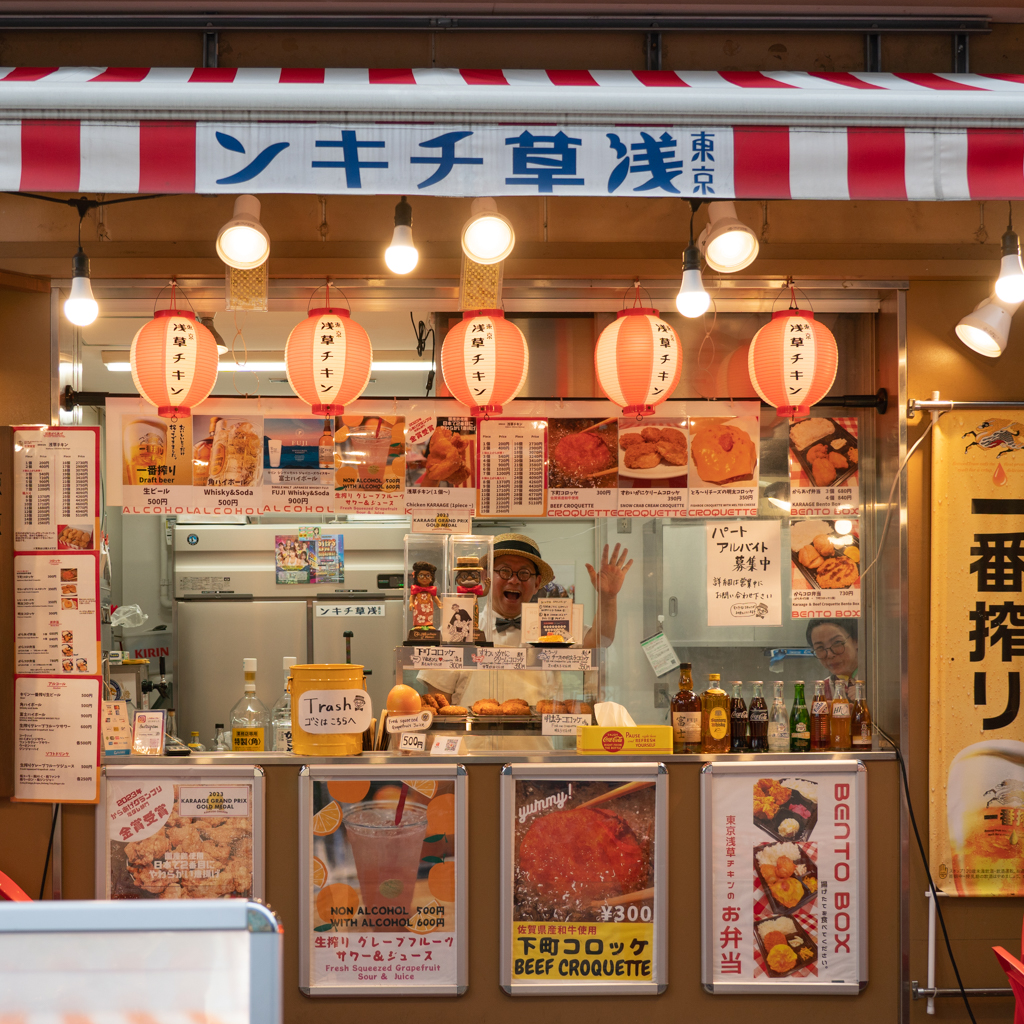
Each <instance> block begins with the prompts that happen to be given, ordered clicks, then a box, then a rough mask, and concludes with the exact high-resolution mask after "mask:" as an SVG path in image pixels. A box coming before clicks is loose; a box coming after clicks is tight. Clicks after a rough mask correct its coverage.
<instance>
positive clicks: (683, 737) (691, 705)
mask: <svg viewBox="0 0 1024 1024" xmlns="http://www.w3.org/2000/svg"><path fill="white" fill-rule="evenodd" d="M692 668H693V666H692V665H691V664H690V662H688V661H684V662H683V663H682V665H680V666H679V690H678V692H677V693H676V694H674V695H673V697H672V749H673V750H674V751H675V753H677V754H699V753H700V746H701V745H700V720H701V702H700V697H699V696H698V695H697V694H696V693H694V692H693V675H692V674H691V672H692Z"/></svg>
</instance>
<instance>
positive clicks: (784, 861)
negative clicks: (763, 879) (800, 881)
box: [775, 854, 796, 878]
mask: <svg viewBox="0 0 1024 1024" xmlns="http://www.w3.org/2000/svg"><path fill="white" fill-rule="evenodd" d="M795 870H796V865H795V864H794V863H793V861H792V860H791V859H790V858H789V857H787V856H786V855H785V854H783V855H782V856H781V857H779V859H778V860H777V861H776V862H775V873H776V874H777V875H778V876H779V878H791V877H792V876H793V872H794V871H795Z"/></svg>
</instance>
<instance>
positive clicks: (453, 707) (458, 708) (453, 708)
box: [438, 704, 469, 715]
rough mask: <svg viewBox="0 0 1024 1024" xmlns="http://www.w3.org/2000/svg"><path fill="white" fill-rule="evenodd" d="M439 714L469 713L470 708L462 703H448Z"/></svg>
mask: <svg viewBox="0 0 1024 1024" xmlns="http://www.w3.org/2000/svg"><path fill="white" fill-rule="evenodd" d="M438 714H439V715H468V714H469V708H464V707H462V705H460V704H446V705H445V706H444V707H443V708H441V710H440V711H438Z"/></svg>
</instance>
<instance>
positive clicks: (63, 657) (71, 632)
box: [14, 551, 100, 675]
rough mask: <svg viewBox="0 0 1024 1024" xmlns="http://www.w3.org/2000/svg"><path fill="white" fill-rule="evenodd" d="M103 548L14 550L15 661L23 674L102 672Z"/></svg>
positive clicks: (84, 673)
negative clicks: (100, 592) (100, 566)
mask: <svg viewBox="0 0 1024 1024" xmlns="http://www.w3.org/2000/svg"><path fill="white" fill-rule="evenodd" d="M98 594H99V553H98V552H76V553H72V552H70V551H56V552H28V551H16V552H15V553H14V664H15V672H16V673H18V674H20V675H37V674H47V673H56V674H58V675H99V673H100V667H99V666H100V615H99V601H98Z"/></svg>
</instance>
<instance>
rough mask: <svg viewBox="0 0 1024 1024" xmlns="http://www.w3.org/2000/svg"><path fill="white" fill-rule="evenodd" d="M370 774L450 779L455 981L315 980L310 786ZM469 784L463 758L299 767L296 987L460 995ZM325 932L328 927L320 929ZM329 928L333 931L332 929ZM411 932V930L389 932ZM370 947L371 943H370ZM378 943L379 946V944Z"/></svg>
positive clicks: (397, 782) (319, 992) (322, 992)
mask: <svg viewBox="0 0 1024 1024" xmlns="http://www.w3.org/2000/svg"><path fill="white" fill-rule="evenodd" d="M367 779H368V780H371V782H385V783H390V784H392V785H394V786H401V785H402V783H403V782H410V781H417V780H431V779H435V780H439V781H440V780H451V781H453V782H454V791H455V844H454V847H455V853H454V857H455V929H454V938H455V943H454V945H455V957H454V959H455V978H454V983H444V984H430V983H421V982H420V983H415V984H395V983H387V984H383V983H381V982H379V981H378V982H371V981H364V982H359V981H352V982H348V983H344V984H333V985H327V984H323V983H318V982H316V980H315V978H314V970H315V960H316V957H315V949H314V942H315V939H313V938H311V936H312V929H313V921H314V918H315V911H314V885H313V859H314V858H313V787H314V785H315V784H316V783H318V782H324V783H330V782H332V781H337V782H345V781H355V780H367ZM467 799H468V786H467V776H466V768H465V766H464V765H461V764H450V763H449V764H438V765H437V766H434V765H416V766H413V765H409V766H404V765H379V764H362V765H352V766H349V765H307V766H305V767H304V768H303V769H302V770H301V772H300V773H299V936H300V938H299V989H300V991H302V992H304V993H305V994H306V995H309V996H350V995H354V994H358V995H360V996H385V997H394V996H460V995H463V994H464V993H465V992H466V989H467V986H468V984H469V980H468V979H469V946H468V923H469V910H468V903H467V897H468V863H467V856H468V852H469V842H468V834H467V820H468V819H467ZM324 934H325V935H326V934H328V933H324ZM329 934H332V935H336V934H337V933H335V932H331V933H329ZM391 934H394V935H402V936H406V935H412V934H413V933H412V932H405V933H398V932H395V933H391ZM371 948H372V947H371ZM377 948H378V949H381V948H382V947H381V946H378V947H377Z"/></svg>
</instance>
